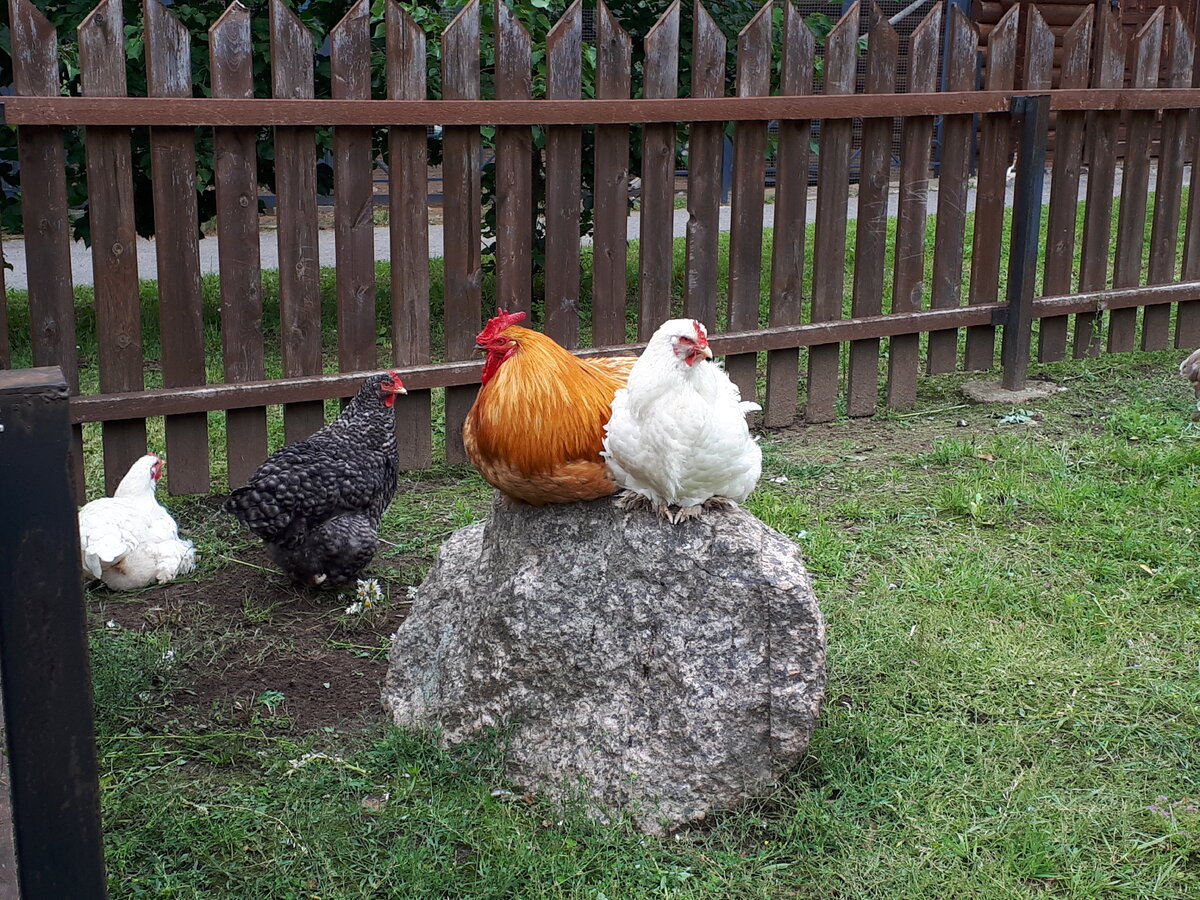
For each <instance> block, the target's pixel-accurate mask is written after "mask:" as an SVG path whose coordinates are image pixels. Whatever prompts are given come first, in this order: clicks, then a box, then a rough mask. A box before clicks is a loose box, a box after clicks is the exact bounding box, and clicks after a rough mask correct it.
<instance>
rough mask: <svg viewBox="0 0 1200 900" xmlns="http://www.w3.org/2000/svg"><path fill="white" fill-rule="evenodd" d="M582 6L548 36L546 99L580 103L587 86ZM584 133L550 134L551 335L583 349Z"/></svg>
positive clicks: (562, 130)
mask: <svg viewBox="0 0 1200 900" xmlns="http://www.w3.org/2000/svg"><path fill="white" fill-rule="evenodd" d="M582 54H583V4H582V2H581V0H575V2H574V3H572V4H571V6H570V7H569V8H568V9H567V11H566V12H565V13H563V16H562V18H561V19H559V20H558V23H557V24H556V25H555V26H554V27H553V28H552V29H550V33H549V34H548V35H547V36H546V62H547V73H546V99H547V100H577V99H579V95H580V92H581V90H582V84H583V80H582V79H583V56H582ZM582 154H583V132H582V130H581V129H580V128H579V126H578V125H551V126H549V127H548V128H547V129H546V322H545V326H546V334H548V335H550V337H552V338H554V340H556V341H558V343H560V344H562V346H564V347H567V348H568V349H574V348H575V347H578V346H579V204H580V189H579V177H580V169H581V167H582Z"/></svg>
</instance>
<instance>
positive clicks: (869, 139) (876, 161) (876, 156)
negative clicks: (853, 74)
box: [846, 3, 900, 416]
mask: <svg viewBox="0 0 1200 900" xmlns="http://www.w3.org/2000/svg"><path fill="white" fill-rule="evenodd" d="M899 49H900V37H899V35H897V34H896V29H894V28H893V27H892V26H891V24H890V23H889V22H888V20H887V19H886V18H885V17H884V15H883V11H882V10H881V9H880V8H879V5H878V4H877V3H872V4H871V31H870V35H869V37H868V38H867V82H866V91H867V93H870V94H891V93H894V92H895V90H896V60H897V56H898V54H899ZM891 156H892V120H891V119H868V120H866V121H865V122H863V131H862V153H861V157H860V158H861V162H860V164H859V178H858V223H857V228H856V230H855V243H854V299H853V301H852V304H853V305H852V307H851V315H853V316H854V317H855V318H858V317H860V316H877V315H879V314H880V313H881V312H883V268H884V265H883V264H884V256H885V255H886V253H887V206H888V185H889V184H890V182H891ZM846 374H847V382H848V390H847V398H846V412H847V413H848V414H849V415H851V416H870V415H874V414H875V400H876V396H877V395H878V393H879V339H878V338H869V339H867V340H865V341H854V342H853V343H852V344H851V345H850V366H849V370H848V371H847V373H846Z"/></svg>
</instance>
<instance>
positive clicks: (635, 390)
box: [604, 319, 762, 522]
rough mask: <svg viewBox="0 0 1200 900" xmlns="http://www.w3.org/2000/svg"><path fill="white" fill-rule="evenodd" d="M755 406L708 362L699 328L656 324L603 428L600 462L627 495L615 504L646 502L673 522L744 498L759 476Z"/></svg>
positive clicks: (685, 322)
mask: <svg viewBox="0 0 1200 900" xmlns="http://www.w3.org/2000/svg"><path fill="white" fill-rule="evenodd" d="M756 409H760V407H759V405H758V404H757V403H752V402H750V401H748V400H742V399H741V395H740V394H739V392H738V389H737V385H735V384H734V383H733V382H732V381H730V380H729V376H728V375H726V374H725V371H724V370H723V369H722V368H721V367H720V366H718V365H717V364H716V363H714V362H713V361H712V350H711V349H710V348H709V346H708V332H707V331H706V330H705V328H704V326H703V325H701V324H700V323H699V322H697V321H696V320H694V319H671V320H670V321H668V322H665V323H663V324H662V325H661V326H660V327H659V329H658V331H656V332H655V333H654V336H653V337H651V338H650V342H649V343H648V344H647V345H646V350H645V352H644V353H643V354H642V356H641V358H640V359H639V360H638V361H637V365H635V366H634V367H633V371H632V372H630V373H629V383H628V385H627V386H626V387H625V388H623V389H621V390H619V391H617V395H616V397H615V398H614V399H613V407H612V418H611V419H609V422H608V426H607V427H606V429H605V437H604V457H605V458H606V459H607V460H608V464H609V466H610V467H611V468H612V471H613V475H614V476H615V477H616V480H617V482H618V483H619V484H620V485H621V487H623V488H625V489H626V490H627V491H628V492H629V493H627V494H624V495H622V497H621V498H620V499H619V500H618V501H617V502H618V504H619V505H620V506H622V507H623V508H625V509H631V508H633V507H635V506H638V505H641V504H645V503H649V505H650V506H651V507H652V508H653V509H654V510H655V511H656V512H658V514H659V515H661V516H664V517H666V518H667V519H669V520H670V521H671V522H680V521H682V520H683V519H687V518H693V517H696V516H699V514H700V511H701V509H713V508H720V507H729V506H732V505H734V504H735V503H738V502H741V501H742V500H745V499H746V497H747V496H748V495H749V494H750V491H752V490H753V489H754V485H755V484H757V483H758V476H759V474H760V473H761V471H762V450H761V449H760V448H759V446H758V444H757V443H756V442H755V441H754V439H753V438H752V437H751V436H750V429H749V428H747V426H746V413H748V412H750V411H752V410H756ZM671 507H677V511H675V512H672V511H671V509H670V508H671Z"/></svg>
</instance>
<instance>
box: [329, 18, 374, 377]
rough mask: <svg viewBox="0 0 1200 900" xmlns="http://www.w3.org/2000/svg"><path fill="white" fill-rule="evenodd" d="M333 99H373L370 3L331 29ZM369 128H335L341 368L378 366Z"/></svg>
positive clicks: (334, 196)
mask: <svg viewBox="0 0 1200 900" xmlns="http://www.w3.org/2000/svg"><path fill="white" fill-rule="evenodd" d="M329 63H330V73H331V77H332V85H331V94H332V95H333V99H334V100H370V99H371V4H370V2H369V0H358V2H357V3H355V4H354V5H353V6H351V7H350V9H349V10H347V11H346V15H345V16H343V17H342V20H341V21H340V22H338V24H337V25H336V26H334V28H333V30H332V31H330V33H329ZM371 168H372V158H371V128H370V126H369V125H339V126H337V127H335V128H334V129H333V178H334V189H333V236H334V241H335V245H334V252H335V254H336V264H337V268H336V270H335V277H336V279H337V310H338V312H337V322H338V367H339V368H340V369H341V370H342V371H343V372H363V371H367V370H370V369H376V368H378V367H379V349H378V347H377V337H376V328H375V222H374V211H375V206H374V203H375V197H374V190H373V185H372V183H371Z"/></svg>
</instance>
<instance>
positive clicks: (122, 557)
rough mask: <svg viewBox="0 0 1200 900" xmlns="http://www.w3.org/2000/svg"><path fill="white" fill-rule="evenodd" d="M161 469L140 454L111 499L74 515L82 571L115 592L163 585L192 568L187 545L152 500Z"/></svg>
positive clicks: (156, 460) (191, 552) (193, 560)
mask: <svg viewBox="0 0 1200 900" xmlns="http://www.w3.org/2000/svg"><path fill="white" fill-rule="evenodd" d="M162 467H163V464H162V460H161V459H159V458H158V457H157V456H154V455H153V454H147V455H146V456H143V457H142V458H141V459H139V460H138V461H137V462H135V463H134V464H133V466H132V467H130V469H129V472H128V473H126V475H125V477H124V478H122V479H121V483H120V484H119V485H117V489H116V491H115V492H114V493H113V496H111V497H101V498H100V499H98V500H93V501H92V502H91V503H89V504H87V505H86V506H84V507H83V509H81V510H80V511H79V547H80V550H81V551H82V553H83V568H84V572H85V573H90V574H91V576H92V577H94V578H99V579H100V580H101V581H103V582H104V583H105V584H106V585H108V587H110V588H112V589H113V590H115V591H131V590H136V589H138V588H143V587H146V586H147V585H151V584H155V583H158V584H163V583H165V582H168V581H170V580H171V579H172V578H174V577H175V576H177V575H182V574H184V573H185V572H190V571H192V569H194V568H195V567H196V551H195V550H194V549H193V548H192V542H191V541H185V540H181V539H180V537H179V527H178V526H177V525H176V524H175V520H174V519H172V518H171V514H170V513H169V512H167V511H166V510H165V509H164V508H163V507H162V506H160V505H159V503H158V501H157V500H156V499H155V497H154V490H155V488H156V487H157V486H158V479H159V478H161V477H162Z"/></svg>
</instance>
